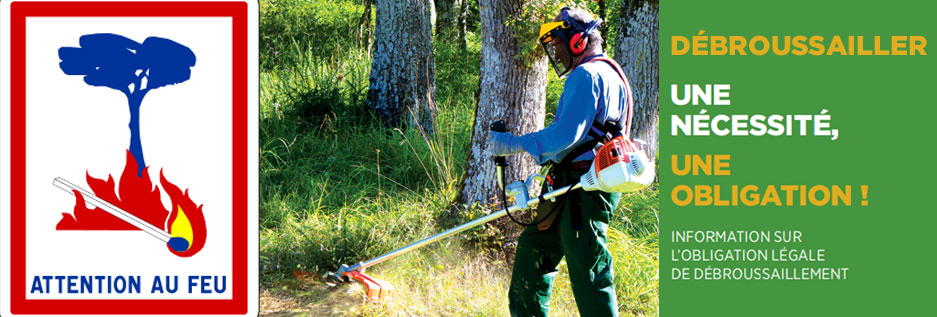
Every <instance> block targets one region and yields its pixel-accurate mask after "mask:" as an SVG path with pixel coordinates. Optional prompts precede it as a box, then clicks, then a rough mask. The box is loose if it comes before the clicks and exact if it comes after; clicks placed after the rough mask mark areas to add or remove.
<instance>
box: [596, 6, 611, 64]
mask: <svg viewBox="0 0 937 317" xmlns="http://www.w3.org/2000/svg"><path fill="white" fill-rule="evenodd" d="M596 2H598V5H599V19H602V22H603V23H602V25H600V26H599V33H601V34H602V37H603V38H604V39H606V40H605V41H602V51H603V52H605V51H606V50H608V38H606V36H608V24H609V23H610V22H609V21H607V20H608V6H607V5H605V0H598V1H596Z"/></svg>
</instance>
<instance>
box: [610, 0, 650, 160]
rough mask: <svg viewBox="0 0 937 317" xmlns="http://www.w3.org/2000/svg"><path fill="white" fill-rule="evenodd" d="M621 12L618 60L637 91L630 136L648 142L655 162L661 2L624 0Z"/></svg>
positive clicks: (617, 42)
mask: <svg viewBox="0 0 937 317" xmlns="http://www.w3.org/2000/svg"><path fill="white" fill-rule="evenodd" d="M621 12H622V18H621V20H619V21H617V25H618V30H619V32H618V36H617V37H616V39H615V61H617V62H618V64H619V65H621V69H622V70H623V71H624V72H625V74H626V75H627V76H628V79H629V80H630V81H631V87H632V90H633V91H634V116H633V117H632V123H633V124H632V126H631V137H632V138H634V139H641V140H644V141H646V142H647V145H648V147H647V154H648V157H650V158H651V159H653V158H654V155H655V154H657V148H658V131H657V118H658V114H657V109H658V86H659V82H658V71H657V70H658V61H659V59H658V56H657V51H658V36H657V30H658V28H659V21H660V20H659V10H658V2H657V1H642V0H623V1H622V10H621Z"/></svg>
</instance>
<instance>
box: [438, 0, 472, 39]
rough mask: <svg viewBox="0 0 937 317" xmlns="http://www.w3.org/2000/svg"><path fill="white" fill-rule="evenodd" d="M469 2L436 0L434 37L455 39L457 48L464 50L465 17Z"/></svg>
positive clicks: (467, 0)
mask: <svg viewBox="0 0 937 317" xmlns="http://www.w3.org/2000/svg"><path fill="white" fill-rule="evenodd" d="M470 2H471V1H470V0H436V13H437V19H436V35H438V36H442V37H444V39H446V40H449V39H455V40H456V41H458V44H459V47H461V48H465V46H466V42H465V41H466V40H465V16H466V15H467V14H468V7H469V5H470Z"/></svg>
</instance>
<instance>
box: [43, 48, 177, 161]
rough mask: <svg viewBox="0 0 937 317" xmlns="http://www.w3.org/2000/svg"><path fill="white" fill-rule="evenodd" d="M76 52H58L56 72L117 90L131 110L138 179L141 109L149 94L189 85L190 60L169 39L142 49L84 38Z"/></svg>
mask: <svg viewBox="0 0 937 317" xmlns="http://www.w3.org/2000/svg"><path fill="white" fill-rule="evenodd" d="M78 45H79V47H62V48H59V58H60V59H61V60H62V62H61V63H59V67H60V68H62V71H63V72H65V74H67V75H84V76H85V77H84V79H85V83H86V84H88V85H91V86H103V87H108V88H111V89H116V90H119V91H120V92H122V93H124V95H126V96H127V103H128V106H129V107H130V124H129V127H130V148H129V150H130V153H131V154H132V155H133V157H134V159H136V161H137V176H138V177H139V176H141V175H142V174H143V169H144V168H146V162H144V159H143V145H142V144H141V142H140V105H141V104H142V103H143V97H144V96H146V94H147V93H148V92H150V90H153V89H157V88H160V87H163V86H168V85H174V84H178V83H182V82H184V81H186V80H189V77H190V76H191V74H192V71H191V69H190V68H191V67H193V66H195V54H194V53H192V50H191V49H189V48H188V47H186V46H184V45H182V44H179V43H176V42H174V41H172V40H169V39H164V38H160V37H148V38H146V40H144V41H143V44H140V43H137V42H136V41H134V40H131V39H129V38H126V37H123V36H120V35H117V34H111V33H99V34H87V35H82V36H81V38H79V39H78Z"/></svg>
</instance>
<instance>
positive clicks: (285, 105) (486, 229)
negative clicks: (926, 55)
mask: <svg viewBox="0 0 937 317" xmlns="http://www.w3.org/2000/svg"><path fill="white" fill-rule="evenodd" d="M362 12H363V10H362V7H361V5H360V2H357V1H324V0H313V1H299V0H279V1H266V0H264V1H262V3H261V17H262V18H261V21H262V22H261V47H262V49H261V51H262V52H261V54H262V55H261V66H262V67H261V77H260V86H261V91H260V103H261V105H260V107H261V109H260V112H261V121H260V149H259V150H258V151H259V156H260V180H261V203H260V226H261V228H260V230H261V232H260V236H261V238H260V240H261V241H260V253H261V282H262V293H263V294H265V295H264V296H263V300H262V302H263V303H264V304H262V307H261V310H262V311H265V312H268V313H270V312H277V311H279V312H294V313H296V312H299V313H307V314H318V313H320V312H327V313H329V314H356V315H398V314H401V313H404V312H406V313H409V314H414V315H485V316H487V315H504V314H506V309H507V295H506V292H507V283H508V281H509V279H510V267H509V266H508V265H507V264H506V263H505V262H504V256H503V255H501V254H499V253H498V252H496V251H493V250H492V248H491V245H492V243H491V241H497V238H498V232H497V230H494V229H493V228H491V227H490V226H483V227H481V228H479V229H476V230H472V231H469V232H466V233H465V234H461V235H457V236H455V237H453V238H451V239H447V240H445V241H441V242H438V243H436V244H434V245H431V246H429V247H427V248H424V249H420V250H417V251H414V252H412V253H410V254H406V255H404V256H401V257H399V258H396V259H393V260H391V261H388V262H385V263H382V264H380V265H378V266H376V267H374V268H372V269H371V270H369V273H371V274H373V275H375V276H379V277H381V278H383V279H386V280H388V281H391V282H392V283H393V284H394V285H395V286H396V287H397V290H398V291H397V294H398V295H397V296H396V298H395V299H394V300H391V301H389V302H386V303H382V304H374V303H370V302H367V301H365V300H363V299H362V298H361V296H360V295H357V293H356V292H355V291H354V289H353V286H345V287H341V288H337V289H335V288H329V287H327V286H326V285H325V284H324V283H323V282H322V281H321V280H319V279H317V278H312V279H304V280H297V279H296V278H295V277H294V276H293V274H292V273H293V272H294V271H296V272H300V271H301V272H309V273H310V274H313V275H319V274H322V273H325V272H327V271H332V270H335V269H336V268H337V266H338V265H340V264H342V263H345V264H353V263H357V262H358V261H362V260H366V259H368V258H371V257H374V256H377V255H380V254H382V253H385V252H387V251H390V250H393V249H395V248H398V247H401V246H403V245H406V244H408V243H410V242H413V241H415V240H417V239H419V238H423V237H427V236H430V235H433V234H435V233H438V232H440V231H442V230H445V229H448V228H450V227H452V226H454V225H457V224H459V223H461V222H463V221H466V220H468V219H472V218H475V217H478V216H480V215H483V214H484V213H486V212H488V211H487V210H483V209H480V208H477V207H474V208H471V209H466V207H464V206H458V205H453V200H454V198H455V196H456V194H457V193H458V189H459V188H458V187H459V185H460V181H461V179H462V177H463V176H464V171H465V163H466V160H467V154H468V147H469V141H470V139H471V133H472V131H471V129H472V125H473V121H474V110H475V104H476V90H477V88H478V67H479V61H480V44H479V39H478V34H477V33H475V32H469V34H468V35H467V37H468V39H469V45H468V47H467V48H465V49H462V48H459V47H458V45H456V44H451V43H446V41H437V42H436V47H435V54H436V74H437V79H436V80H437V84H436V89H437V106H438V113H437V122H436V126H437V129H436V134H434V135H433V137H432V138H431V139H424V138H423V137H422V136H421V135H420V134H419V133H418V132H415V131H413V130H399V129H395V128H393V127H385V126H382V125H381V124H380V123H378V121H377V120H375V119H374V117H373V116H372V114H371V112H370V111H369V110H368V109H367V106H366V96H367V88H368V73H369V70H370V59H369V57H368V56H367V54H366V53H363V48H361V47H360V46H359V44H358V39H357V37H356V33H355V32H356V30H357V27H358V26H357V23H358V20H357V19H358V18H360V15H361V13H362ZM326 34H327V35H326ZM266 44H270V46H269V47H268V46H266ZM561 92H562V82H561V81H558V80H555V78H554V79H551V82H550V84H549V85H548V88H547V100H548V112H552V111H555V104H556V102H557V100H558V98H559V94H560V93H561ZM547 120H548V121H550V120H552V117H551V116H548V119H547ZM657 200H658V191H657V189H656V187H654V188H653V189H651V190H646V191H641V192H637V193H632V194H629V195H627V196H626V197H625V198H624V200H623V202H622V203H621V204H620V208H619V209H618V210H617V211H616V212H615V215H614V217H613V220H612V223H611V230H610V231H609V246H610V248H611V251H612V253H613V255H614V257H615V268H616V276H615V282H616V285H618V291H617V294H618V296H619V304H620V305H621V307H620V310H621V311H622V312H623V313H627V314H636V315H653V314H656V313H657V311H658V309H657V307H658V301H659V300H658V290H659V286H658V278H657V268H658V251H657V250H658V246H657V244H658V234H659V230H658V223H659V222H658V220H657V215H658V209H657ZM556 281H557V282H556V284H557V285H556V287H555V290H554V300H553V301H552V308H551V312H553V313H554V314H555V315H572V314H575V313H576V312H577V309H576V307H575V301H574V299H573V296H572V293H571V291H570V290H569V281H568V278H567V277H566V275H565V265H562V266H561V273H560V277H558V278H557V279H556ZM281 306H282V307H289V308H284V309H285V310H284V309H281V308H278V307H281Z"/></svg>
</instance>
